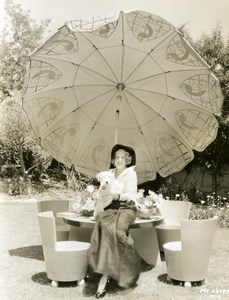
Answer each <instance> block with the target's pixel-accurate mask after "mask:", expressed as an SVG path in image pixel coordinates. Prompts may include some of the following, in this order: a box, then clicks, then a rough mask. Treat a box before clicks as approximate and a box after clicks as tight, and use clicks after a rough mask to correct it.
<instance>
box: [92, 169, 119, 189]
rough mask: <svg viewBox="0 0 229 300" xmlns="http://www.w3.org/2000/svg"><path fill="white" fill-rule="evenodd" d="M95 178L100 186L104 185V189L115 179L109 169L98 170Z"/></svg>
mask: <svg viewBox="0 0 229 300" xmlns="http://www.w3.org/2000/svg"><path fill="white" fill-rule="evenodd" d="M96 178H97V180H98V181H99V182H100V186H101V187H104V189H105V188H106V186H108V185H110V184H111V183H112V182H113V181H114V179H115V177H114V174H113V173H112V172H110V171H103V172H100V173H99V174H97V176H96Z"/></svg>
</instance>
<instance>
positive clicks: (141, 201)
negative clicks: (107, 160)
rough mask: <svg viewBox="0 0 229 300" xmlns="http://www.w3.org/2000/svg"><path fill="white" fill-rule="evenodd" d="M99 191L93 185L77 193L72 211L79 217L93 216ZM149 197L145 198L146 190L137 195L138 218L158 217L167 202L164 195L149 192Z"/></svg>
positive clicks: (141, 190)
mask: <svg viewBox="0 0 229 300" xmlns="http://www.w3.org/2000/svg"><path fill="white" fill-rule="evenodd" d="M96 193H97V189H96V188H95V187H94V186H93V185H88V186H87V187H86V189H84V190H82V191H76V197H75V200H74V201H73V204H72V210H73V211H74V212H76V213H77V214H79V215H83V216H93V212H94V209H95V205H96ZM148 193H149V194H148V195H147V196H144V190H143V189H140V190H139V191H138V193H137V198H136V206H137V217H138V218H150V217H152V216H153V215H157V214H158V213H159V212H158V210H159V208H160V207H161V205H162V203H163V202H164V201H165V199H164V198H163V196H162V194H156V193H154V192H153V191H149V192H148Z"/></svg>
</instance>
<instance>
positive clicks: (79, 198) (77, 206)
mask: <svg viewBox="0 0 229 300" xmlns="http://www.w3.org/2000/svg"><path fill="white" fill-rule="evenodd" d="M95 204H96V189H95V187H94V186H93V185H88V186H87V188H86V189H85V190H82V191H76V198H75V200H74V201H73V204H72V209H73V211H75V212H76V213H77V214H79V215H82V216H93V213H94V209H95Z"/></svg>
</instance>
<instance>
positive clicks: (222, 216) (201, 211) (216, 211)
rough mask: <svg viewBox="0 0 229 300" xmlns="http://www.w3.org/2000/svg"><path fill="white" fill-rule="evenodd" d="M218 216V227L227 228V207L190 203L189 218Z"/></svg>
mask: <svg viewBox="0 0 229 300" xmlns="http://www.w3.org/2000/svg"><path fill="white" fill-rule="evenodd" d="M214 216H218V218H219V219H218V222H217V223H218V225H219V227H220V228H229V208H228V207H221V208H219V207H213V206H200V205H195V204H193V205H192V208H191V212H190V219H192V220H204V219H209V218H213V217H214Z"/></svg>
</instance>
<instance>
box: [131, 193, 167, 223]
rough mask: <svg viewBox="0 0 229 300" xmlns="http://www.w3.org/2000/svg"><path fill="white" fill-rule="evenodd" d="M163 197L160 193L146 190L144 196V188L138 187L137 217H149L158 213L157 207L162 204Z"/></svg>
mask: <svg viewBox="0 0 229 300" xmlns="http://www.w3.org/2000/svg"><path fill="white" fill-rule="evenodd" d="M164 201H165V199H164V198H163V196H162V194H156V193H155V192H153V191H150V190H149V192H148V195H147V196H144V190H143V189H140V190H139V191H138V194H137V201H136V202H137V217H139V218H150V217H152V216H153V215H157V214H158V213H159V209H160V207H161V206H162V204H163V202H164Z"/></svg>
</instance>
